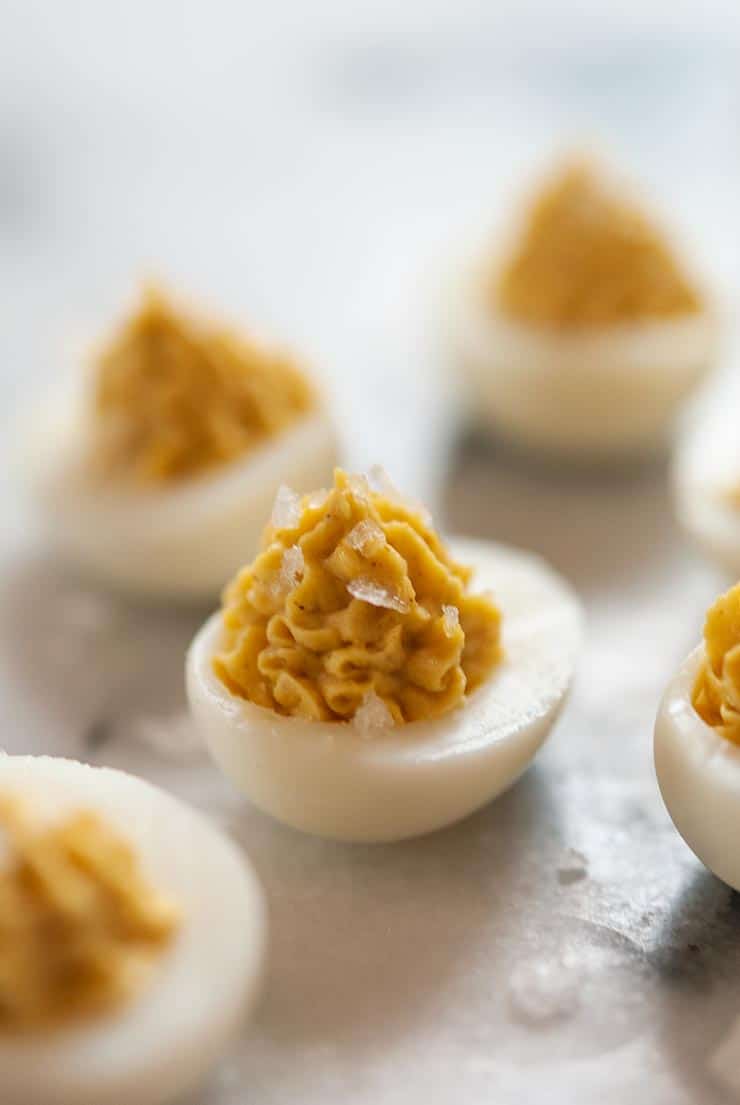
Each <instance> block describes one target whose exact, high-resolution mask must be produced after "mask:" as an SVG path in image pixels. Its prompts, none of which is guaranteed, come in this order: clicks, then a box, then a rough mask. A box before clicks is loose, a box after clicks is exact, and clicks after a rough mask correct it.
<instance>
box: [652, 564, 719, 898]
mask: <svg viewBox="0 0 740 1105" xmlns="http://www.w3.org/2000/svg"><path fill="white" fill-rule="evenodd" d="M655 770H656V773H657V776H658V784H659V786H660V790H661V794H662V795H663V801H664V802H665V804H666V808H667V809H668V812H669V814H670V815H671V818H672V819H673V823H674V825H675V826H676V828H677V829H678V831H679V833H680V834H681V836H682V837H683V838H684V840H685V841H686V843H687V844H688V846H689V848H691V850H692V851H693V852H694V853H695V854H696V855H697V856H698V857H699V859H700V860H701V861H702V863H704V864H706V866H707V867H708V868H709V869H710V871H713V872H714V874H715V875H717V876H718V877H719V878H720V879H722V880H723V881H724V882H726V883H727V884H728V885H729V886H731V887H733V889H735V890H740V855H739V854H738V849H737V840H738V834H740V584H736V585H735V586H734V587H732V588H731V590H729V591H728V592H727V593H726V594H724V595H721V596H720V597H719V599H717V602H716V603H715V604H714V606H713V607H712V608H711V609H710V610H709V613H708V614H707V619H706V624H705V627H704V641H703V643H702V644H700V645H699V646H698V647H697V648H696V649H694V651H693V652H692V653H691V654H690V655H689V656H688V658H687V659H686V661H685V662H684V663H683V665H682V666H681V668H680V669H679V671H678V673H677V674H676V676H675V677H674V678H673V679H672V680H671V682H670V684H669V685H668V689H667V690H666V692H665V695H664V697H663V701H662V703H661V705H660V709H659V711H658V718H657V721H656V724H655Z"/></svg>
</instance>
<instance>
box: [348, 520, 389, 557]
mask: <svg viewBox="0 0 740 1105" xmlns="http://www.w3.org/2000/svg"><path fill="white" fill-rule="evenodd" d="M378 542H380V543H381V544H385V534H384V533H383V530H382V529H381V527H380V526H379V525H378V523H377V522H374V521H373V520H372V518H365V519H364V521H362V522H358V523H357V525H356V526H355V527H354V529H351V530H350V531H349V533H348V534H347V544H348V545H350V546H351V547H352V548H353V549H357V551H358V553H362V554H363V555H366V554H367V552H368V550H369V549H371V548H372V546H373V545H375V544H377V543H378Z"/></svg>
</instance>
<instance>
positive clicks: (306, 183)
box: [0, 0, 740, 496]
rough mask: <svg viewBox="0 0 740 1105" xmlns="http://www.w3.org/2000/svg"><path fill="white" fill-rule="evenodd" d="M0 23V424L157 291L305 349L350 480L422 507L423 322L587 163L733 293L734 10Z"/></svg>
mask: <svg viewBox="0 0 740 1105" xmlns="http://www.w3.org/2000/svg"><path fill="white" fill-rule="evenodd" d="M0 10H1V11H2V34H0V242H1V243H2V249H1V250H0V298H1V299H2V316H1V326H2V339H3V349H4V351H5V356H4V358H3V362H2V366H1V367H0V373H1V374H2V375H1V378H2V382H3V384H4V386H5V387H6V388H7V389H8V395H9V397H10V399H9V402H8V404H7V405H5V404H4V406H5V407H6V412H8V411H9V410H10V409H11V408H13V407H14V406H15V405H16V404H15V400H16V398H17V399H18V400H21V399H23V398H24V397H27V396H29V395H31V394H33V393H34V392H35V391H36V390H37V389H38V387H39V386H43V384H44V381H45V380H48V379H49V378H50V377H53V376H54V375H55V374H56V373H57V372H58V371H59V366H60V364H61V363H62V358H63V357H65V356H66V357H67V358H69V357H73V356H74V354H75V352H76V351H77V350H78V349H79V342H80V341H81V340H83V339H84V338H85V337H88V336H89V335H90V333H96V332H99V331H100V329H101V328H103V327H104V326H105V324H106V323H107V321H108V320H109V319H110V317H111V316H113V315H114V314H115V313H116V312H117V311H120V309H121V304H122V300H123V297H124V296H125V295H126V294H128V293H130V291H131V290H132V289H133V287H134V286H135V282H136V281H137V279H138V278H139V277H140V276H141V275H145V274H147V273H154V274H158V275H160V276H161V277H163V278H164V279H165V280H170V281H171V282H172V283H173V284H174V286H175V287H176V288H178V289H181V290H182V291H183V292H186V293H191V294H192V295H193V296H194V297H195V298H196V299H197V298H198V297H200V296H202V297H204V298H205V299H206V301H207V302H210V303H212V304H213V305H214V306H215V307H217V308H223V309H224V310H226V311H229V312H231V313H232V314H233V315H234V316H236V317H237V318H240V319H243V320H244V321H245V323H246V324H247V325H250V324H251V325H253V326H254V327H255V328H257V329H258V330H264V331H266V332H268V333H270V334H273V335H275V336H276V337H278V338H285V339H286V340H288V341H289V342H292V343H293V344H294V345H295V346H296V347H297V348H300V349H301V350H305V351H306V352H307V353H308V354H309V355H310V356H311V357H312V359H313V361H314V363H315V365H316V369H317V371H318V372H319V373H320V374H322V375H323V376H324V377H325V378H326V379H327V380H328V381H329V383H330V388H331V392H332V395H333V397H334V402H335V406H336V409H337V412H338V415H339V418H340V421H341V425H342V426H343V428H344V429H345V430H347V429H349V428H351V431H350V432H349V433H347V434H346V438H347V441H348V444H349V452H350V457H349V459H350V461H351V462H353V463H357V464H361V463H365V462H366V461H367V460H368V459H377V458H380V459H382V460H383V461H384V463H386V465H387V467H388V468H389V469H391V470H392V471H393V472H395V473H396V476H397V479H399V480H403V481H405V482H406V484H411V485H413V490H415V491H422V492H424V493H426V494H427V495H432V496H434V494H435V487H436V485H435V482H434V479H433V477H432V472H433V467H432V464H431V462H432V461H433V460H434V459H435V458H436V457H437V455H438V453H439V449H436V448H435V436H438V434H437V431H436V430H435V427H437V426H438V410H437V407H436V406H435V398H434V396H432V395H431V394H430V391H432V390H434V389H433V388H432V385H431V384H430V375H431V365H430V362H431V359H432V352H431V349H432V343H430V341H429V339H430V338H432V339H433V338H435V337H436V334H435V330H434V327H435V321H436V319H435V316H436V314H437V304H436V303H435V297H437V296H438V295H439V294H440V287H441V286H443V282H444V280H445V279H446V277H447V275H448V273H449V270H450V268H451V266H452V265H453V264H454V263H456V262H457V261H458V260H459V254H460V252H461V250H462V248H463V245H465V244H466V243H468V242H474V243H476V244H479V243H480V241H481V240H483V236H484V234H485V232H486V230H487V228H488V227H489V226H490V225H491V223H492V222H493V221H495V220H496V219H498V218H500V217H501V213H502V210H503V211H505V210H506V207H505V204H506V201H507V199H510V198H511V196H512V193H515V192H516V188H517V186H518V185H520V184H521V183H522V182H527V181H528V174H530V173H531V172H532V171H533V170H534V169H536V168H539V167H541V166H542V165H544V164H546V163H547V160H548V156H549V155H550V154H551V153H556V152H558V151H560V150H561V149H563V148H564V147H566V148H567V147H568V146H570V145H572V144H573V143H574V142H579V141H581V140H587V141H592V142H594V143H595V144H596V146H597V147H598V148H601V149H603V150H605V151H606V152H607V154H608V155H609V156H610V157H611V158H612V159H613V160H614V162H615V163H616V164H617V165H618V166H621V167H622V168H624V170H625V171H626V172H627V173H628V174H629V175H632V176H633V177H634V178H635V179H637V180H638V181H639V182H640V183H642V184H644V185H645V187H646V189H647V191H648V193H649V194H650V193H652V195H653V197H654V198H655V199H656V201H657V203H658V206H660V208H661V210H663V211H664V213H665V214H666V215H667V216H668V218H669V219H671V218H672V219H673V221H674V223H675V224H676V225H678V227H679V228H680V229H681V230H682V231H683V232H684V234H685V235H686V236H687V237H688V238H689V239H690V241H691V243H692V244H693V245H695V247H696V249H697V251H698V253H699V260H700V261H704V262H705V264H706V267H707V268H708V269H709V270H710V271H711V274H712V275H713V276H715V277H716V278H717V280H718V281H720V282H721V283H723V284H724V286H725V288H726V289H730V290H733V289H734V287H735V286H737V284H738V276H739V275H740V260H738V249H737V245H738V226H737V214H736V210H735V207H736V197H737V195H738V186H739V185H740V144H739V142H738V137H737V119H738V108H739V106H740V76H738V66H737V39H738V35H740V14H739V13H738V11H737V7H736V5H734V4H732V3H720V2H718V0H708V2H706V3H702V4H699V3H686V4H680V3H668V2H665V3H664V2H662V0H648V2H638V0H628V2H625V3H620V4H619V5H612V4H604V5H593V4H587V3H569V2H563V3H547V2H545V0H542V2H541V3H537V2H535V0H528V2H527V0H525V2H519V3H517V2H513V0H512V2H500V3H497V4H495V5H491V4H485V3H479V4H478V3H469V2H465V0H461V2H455V3H452V2H446V3H414V4H395V3H388V2H383V0H381V2H376V3H359V4H352V5H346V4H341V3H334V2H331V3H329V2H326V0H324V2H319V3H313V4H311V5H310V7H307V8H305V7H304V5H301V4H298V3H287V2H284V0H279V2H277V3H271V4H269V5H259V4H253V3H224V2H221V0H217V2H215V3H209V4H207V5H204V4H199V3H182V2H181V3H170V2H166V0H160V2H155V3H146V4H145V3H140V2H138V0H134V2H132V3H129V4H126V5H125V6H120V5H116V4H113V3H95V2H94V0H89V2H71V0H61V2H58V3H54V4H50V3H43V2H33V0H32V2H22V3H21V2H17V3H14V2H13V0H5V2H4V3H3V4H2V6H1V8H0ZM409 403H413V404H414V407H415V409H416V410H418V412H419V415H420V417H419V418H418V419H416V420H415V424H414V425H409V421H408V419H407V418H406V412H407V410H408V404H409ZM438 432H439V433H442V432H443V431H442V430H441V429H440V430H439V431H438Z"/></svg>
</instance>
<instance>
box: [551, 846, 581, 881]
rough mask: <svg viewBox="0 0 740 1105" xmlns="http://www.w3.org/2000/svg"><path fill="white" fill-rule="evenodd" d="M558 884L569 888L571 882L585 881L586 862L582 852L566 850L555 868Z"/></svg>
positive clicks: (571, 849) (572, 849) (573, 849)
mask: <svg viewBox="0 0 740 1105" xmlns="http://www.w3.org/2000/svg"><path fill="white" fill-rule="evenodd" d="M557 872H558V882H559V883H560V885H561V886H569V885H570V884H571V883H573V882H579V881H580V879H585V878H586V875H587V874H588V860H587V859H586V857H585V856H584V854H583V852H579V851H577V850H576V849H575V848H566V849H565V851H564V852H563V854H562V856H561V857H560V860H559V862H558V866H557Z"/></svg>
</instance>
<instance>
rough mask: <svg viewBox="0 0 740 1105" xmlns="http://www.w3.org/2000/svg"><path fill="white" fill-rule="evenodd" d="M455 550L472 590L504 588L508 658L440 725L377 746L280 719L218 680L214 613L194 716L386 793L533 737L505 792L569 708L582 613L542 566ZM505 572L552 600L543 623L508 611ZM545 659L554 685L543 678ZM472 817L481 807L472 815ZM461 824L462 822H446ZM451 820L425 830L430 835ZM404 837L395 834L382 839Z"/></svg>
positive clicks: (202, 642) (198, 672)
mask: <svg viewBox="0 0 740 1105" xmlns="http://www.w3.org/2000/svg"><path fill="white" fill-rule="evenodd" d="M450 548H451V552H452V554H453V555H454V556H456V557H458V558H459V559H461V560H463V561H465V562H467V563H470V564H471V565H472V566H473V567H474V569H475V571H476V575H475V579H474V590H478V589H486V588H487V587H489V586H492V585H497V587H496V590H495V591H494V600H495V601H496V602H497V604H498V605H499V606H500V607H501V608H502V610H503V623H502V624H503V634H502V636H503V644H504V649H505V656H504V658H503V659H502V661H501V662H500V663H499V665H498V666H497V668H496V669H495V670H494V672H493V673H492V675H491V676H490V677H489V679H488V680H487V681H486V682H485V683H484V684H483V685H482V686H481V687H479V688H477V689H476V691H475V692H474V693H473V694H472V695H471V696H470V697H469V698H468V699H467V700H466V701H465V702H464V704H463V705H462V706H460V707H459V708H458V709H456V710H454V711H451V712H450V713H448V714H446V715H444V716H443V717H441V718H438V719H435V720H431V721H426V720H425V721H418V722H410V723H407V724H405V725H403V726H398V727H396V728H394V729H392V730H390V731H386V732H382V733H380V734H377V735H375V734H374V735H372V736H371V737H365V736H364V735H363V734H362V733H360V732H359V731H358V730H357V729H356V728H355V727H354V726H353V725H352V724H348V723H338V722H334V723H327V722H310V721H305V720H303V719H298V718H292V717H284V716H282V715H278V714H275V713H273V712H272V711H270V710H267V709H264V708H262V707H259V706H256V705H255V704H254V703H251V702H248V701H247V700H245V699H242V698H239V697H237V696H235V695H232V694H231V693H230V692H229V691H228V689H227V688H226V687H225V686H224V685H223V684H222V683H221V681H220V680H219V679H218V677H217V676H216V674H215V673H214V672H213V668H212V664H211V658H212V656H213V653H214V651H215V649H216V648H217V647H218V642H219V640H220V638H221V634H222V624H221V614H220V612H216V613H215V614H213V615H212V616H211V618H209V620H208V621H207V622H206V623H205V625H204V626H203V627H202V629H201V630H200V631H199V633H198V634H197V635H196V637H195V639H194V641H193V643H192V645H191V648H190V651H189V654H188V660H187V681H188V691H189V695H190V700H191V705H192V706H193V708H194V709H195V712H196V715H197V714H198V713H199V710H200V709H202V704H203V703H205V708H206V709H207V710H208V711H209V713H210V714H211V720H212V721H213V722H214V724H218V722H217V721H216V720H215V719H220V721H221V722H222V723H223V727H224V729H225V730H226V731H228V732H229V733H231V734H233V733H238V734H239V735H240V738H241V736H243V739H244V742H245V745H248V744H249V743H250V742H253V741H254V740H255V739H257V740H263V739H270V740H274V741H276V742H278V743H279V744H282V745H283V746H284V747H285V746H290V748H291V750H292V752H293V753H294V754H295V757H296V761H300V762H301V763H302V764H303V765H304V766H306V765H307V768H308V770H309V771H310V770H311V769H312V768H313V767H314V766H315V765H316V764H320V762H321V760H322V758H324V757H327V756H330V757H331V758H332V760H333V761H334V763H335V764H336V765H337V766H338V769H339V770H340V771H341V772H344V773H346V775H347V778H348V779H349V780H354V781H355V782H356V783H357V785H362V783H363V779H367V780H371V785H372V786H374V787H376V788H377V787H378V786H380V787H381V788H382V785H383V779H384V778H385V777H387V776H388V773H389V772H391V771H392V772H393V773H394V777H395V778H398V777H399V776H402V777H403V778H406V780H407V781H408V780H410V779H411V780H412V779H413V778H414V776H415V775H416V776H419V777H421V776H422V775H423V774H424V773H426V777H427V778H429V777H430V776H431V777H432V778H435V779H438V778H440V777H441V776H440V772H447V771H450V772H460V773H462V772H465V771H467V770H469V769H470V764H471V763H473V762H477V759H478V757H479V755H480V754H482V753H483V752H486V751H487V752H494V751H495V749H496V748H504V747H506V746H509V747H511V746H513V745H514V744H515V743H516V742H517V738H520V739H521V740H525V739H527V737H530V738H531V743H532V750H531V754H529V755H528V756H527V757H526V762H524V763H523V765H522V766H521V769H520V770H517V771H516V774H515V775H513V776H512V777H511V778H510V779H509V780H508V781H507V782H506V783H505V784H504V786H502V787H501V789H504V788H505V786H508V785H510V784H511V782H513V781H514V780H515V778H516V777H518V775H519V774H520V773H521V771H522V770H524V768H525V767H526V766H527V764H528V763H529V762H530V760H531V759H532V758H533V756H534V755H535V753H536V751H537V750H538V749H539V747H540V745H541V744H542V743H543V742H544V740H545V738H546V736H547V735H548V733H549V730H550V728H551V725H552V723H553V722H554V720H555V717H556V716H557V713H558V711H559V709H560V707H561V705H562V704H563V702H564V700H565V697H566V695H567V691H568V689H569V686H570V682H571V679H572V676H573V674H574V671H575V666H576V659H577V654H578V649H579V645H580V640H581V634H582V609H581V605H580V602H579V600H578V599H577V597H576V596H575V594H574V593H573V592H572V590H571V589H570V587H569V586H568V585H567V584H566V583H565V582H564V581H563V580H562V579H561V578H560V577H559V576H558V575H557V574H556V573H555V572H554V571H552V569H550V568H549V567H548V566H547V565H546V564H545V563H544V562H543V561H542V560H541V559H540V558H538V557H535V556H532V555H531V554H529V553H524V552H521V551H519V550H514V549H510V548H506V547H504V546H498V545H494V544H492V543H489V542H480V541H473V540H468V539H464V540H457V541H453V542H451V543H450ZM486 556H487V557H488V561H486ZM494 565H495V567H494ZM507 571H508V572H509V573H510V578H511V579H516V578H517V574H518V575H519V576H520V577H522V578H524V577H526V576H527V574H529V578H530V579H531V580H534V581H536V583H537V585H538V586H539V588H540V593H542V592H543V591H544V592H546V593H547V596H548V602H549V609H546V610H545V611H544V612H542V613H541V614H540V615H539V616H535V615H533V614H532V612H531V611H525V613H523V614H519V615H518V614H517V612H516V610H513V611H512V610H509V611H508V612H507V609H506V607H507V594H506V591H507V584H506V573H507ZM519 585H520V586H521V582H520V584H519ZM556 631H557V632H556ZM543 640H544V641H546V642H548V643H550V644H551V643H553V642H555V641H557V648H553V649H551V650H550V651H551V652H552V653H553V654H552V655H550V654H549V652H548V650H547V649H546V650H545V653H543V652H542V651H538V648H537V647H535V648H534V652H533V649H532V647H531V646H532V642H533V641H539V642H540V649H541V648H542V641H543ZM544 654H547V655H546V660H545V661H544V667H545V670H546V671H547V675H546V677H543V675H542V670H543V655H544ZM543 685H545V691H544V692H543V690H542V687H543ZM533 689H534V690H533ZM205 736H206V740H207V742H208V743H209V745H210V746H211V749H212V751H213V753H214V756H215V758H216V760H217V761H219V762H220V756H219V750H218V748H217V747H216V743H217V742H212V741H211V739H210V737H209V733H208V731H207V730H206V732H205ZM296 770H299V769H298V768H297V769H296ZM493 796H494V795H490V797H493ZM478 804H481V803H478ZM472 808H477V806H473V807H471V808H470V809H468V810H467V811H466V812H471V810H472ZM268 812H269V811H268ZM460 816H465V814H464V813H462V814H460ZM453 819H457V818H450V819H448V821H449V820H453ZM448 821H443V822H440V823H439V824H437V825H431V826H430V828H427V829H424V830H420V831H431V829H433V828H436V827H441V825H442V824H444V823H448ZM309 831H311V830H309ZM326 835H333V834H331V833H327V834H326ZM337 835H338V836H339V834H337ZM402 835H415V834H414V833H411V832H410V833H403V834H402ZM340 838H344V839H381V837H380V836H376V835H374V834H371V833H370V832H369V831H368V835H367V836H364V835H358V836H353V835H346V836H343V837H340ZM397 838H398V837H396V836H394V835H393V834H392V831H391V832H389V834H388V835H387V836H384V837H382V839H397Z"/></svg>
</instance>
